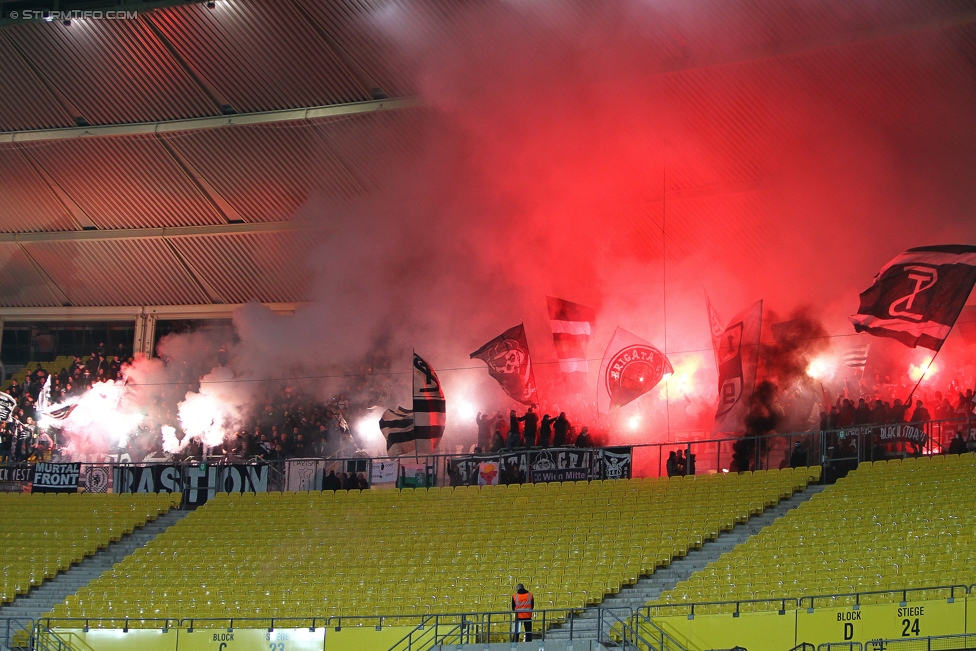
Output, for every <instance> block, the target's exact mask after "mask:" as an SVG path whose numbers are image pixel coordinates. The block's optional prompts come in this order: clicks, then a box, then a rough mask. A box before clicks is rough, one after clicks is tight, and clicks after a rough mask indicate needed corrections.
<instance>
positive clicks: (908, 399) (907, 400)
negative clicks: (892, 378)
mask: <svg viewBox="0 0 976 651" xmlns="http://www.w3.org/2000/svg"><path fill="white" fill-rule="evenodd" d="M941 352H942V347H941V346H940V347H939V349H938V350H937V351H935V354H934V355H932V359H930V360H929V363H928V365H927V366H926V367H925V370H924V371H922V375H921V377H919V378H918V382H916V383H915V387H914V388H913V389H912V392H911V393H909V394H908V398H907V399H906V400H905V405H906V406H905V411H906V412H907V411H908V407H910V406H911V404H912V396H914V395H915V392H916V391H917V390H918V387H919V385H920V384H922V380H924V379H925V375H926V373H928V372H929V369H930V368H932V364H935V358H936V357H938V356H939V353H941Z"/></svg>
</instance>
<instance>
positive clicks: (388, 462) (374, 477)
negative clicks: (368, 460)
mask: <svg viewBox="0 0 976 651" xmlns="http://www.w3.org/2000/svg"><path fill="white" fill-rule="evenodd" d="M399 467H400V465H399V463H398V462H397V460H396V459H377V460H376V461H374V462H373V463H372V465H371V466H370V469H369V485H370V486H377V485H381V484H395V483H396V480H397V471H398V469H399Z"/></svg>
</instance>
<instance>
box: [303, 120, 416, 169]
mask: <svg viewBox="0 0 976 651" xmlns="http://www.w3.org/2000/svg"><path fill="white" fill-rule="evenodd" d="M428 117H429V114H428V112H427V111H425V110H423V109H411V110H400V111H376V112H373V113H364V114H359V115H350V116H346V117H341V118H329V119H325V120H317V121H315V126H316V128H317V130H318V132H319V133H320V134H322V136H323V137H324V138H325V139H326V141H327V142H328V143H329V146H330V148H331V150H332V151H334V152H335V153H336V155H337V156H338V157H339V159H340V160H341V161H343V163H344V164H345V166H346V167H347V168H348V169H350V170H352V172H353V173H354V174H355V176H356V178H361V179H366V180H368V181H369V182H370V183H371V184H372V185H373V186H380V185H382V179H383V178H384V176H385V175H387V174H388V173H389V170H390V169H391V166H392V165H393V163H392V161H404V160H409V159H410V156H411V155H412V154H415V153H417V151H418V150H419V146H420V143H421V141H422V138H423V133H424V129H425V125H424V123H425V121H426V120H427V118H428ZM398 164H402V163H398Z"/></svg>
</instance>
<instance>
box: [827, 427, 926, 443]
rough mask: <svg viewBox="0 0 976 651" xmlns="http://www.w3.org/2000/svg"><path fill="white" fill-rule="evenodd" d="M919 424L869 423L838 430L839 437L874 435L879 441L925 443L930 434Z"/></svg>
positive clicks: (869, 436) (868, 436)
mask: <svg viewBox="0 0 976 651" xmlns="http://www.w3.org/2000/svg"><path fill="white" fill-rule="evenodd" d="M918 425H921V423H900V424H894V425H867V426H864V427H848V428H846V429H841V430H836V432H837V438H839V439H845V438H849V437H867V438H871V437H874V438H875V439H876V440H877V442H879V443H916V444H918V445H923V444H924V443H925V441H926V439H928V435H927V434H926V433H925V432H924V431H923V430H922V429H921V428H920V427H918Z"/></svg>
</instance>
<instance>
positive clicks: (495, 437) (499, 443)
mask: <svg viewBox="0 0 976 651" xmlns="http://www.w3.org/2000/svg"><path fill="white" fill-rule="evenodd" d="M503 447H505V439H504V438H503V437H502V426H501V425H497V426H496V427H495V433H494V434H492V437H491V447H489V448H488V451H489V452H491V453H492V454H494V453H495V452H501V449H502V448H503Z"/></svg>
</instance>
